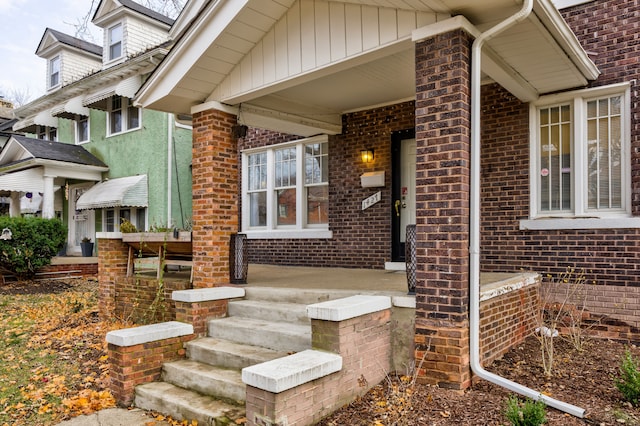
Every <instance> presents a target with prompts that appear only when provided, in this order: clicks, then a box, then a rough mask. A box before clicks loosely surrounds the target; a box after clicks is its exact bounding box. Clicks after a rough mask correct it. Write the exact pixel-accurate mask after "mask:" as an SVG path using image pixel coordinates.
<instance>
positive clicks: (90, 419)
mask: <svg viewBox="0 0 640 426" xmlns="http://www.w3.org/2000/svg"><path fill="white" fill-rule="evenodd" d="M58 426H169V423H167V422H165V421H158V420H155V419H154V418H153V417H152V416H151V415H149V414H147V412H146V411H144V410H138V409H132V410H128V409H126V408H109V409H107V410H102V411H98V412H96V413H93V414H90V415H87V416H79V417H74V418H73V419H71V420H66V421H64V422H62V423H59V424H58Z"/></svg>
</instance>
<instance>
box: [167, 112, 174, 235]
mask: <svg viewBox="0 0 640 426" xmlns="http://www.w3.org/2000/svg"><path fill="white" fill-rule="evenodd" d="M173 122H174V121H173V114H170V113H167V227H171V220H172V217H171V208H172V204H171V180H172V178H173V174H172V170H173Z"/></svg>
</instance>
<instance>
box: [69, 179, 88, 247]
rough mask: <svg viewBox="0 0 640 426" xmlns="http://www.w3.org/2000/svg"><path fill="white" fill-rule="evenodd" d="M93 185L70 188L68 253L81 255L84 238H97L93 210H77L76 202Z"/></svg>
mask: <svg viewBox="0 0 640 426" xmlns="http://www.w3.org/2000/svg"><path fill="white" fill-rule="evenodd" d="M91 186H93V183H86V184H80V185H71V186H69V235H68V237H67V253H68V254H71V255H80V254H81V253H82V251H81V249H80V243H81V242H82V239H83V238H84V237H88V238H91V241H93V240H94V237H95V229H94V228H95V215H94V212H93V210H76V201H78V198H80V196H81V195H82V194H83V193H84V192H85V191H86V190H87V189H89V188H90V187H91Z"/></svg>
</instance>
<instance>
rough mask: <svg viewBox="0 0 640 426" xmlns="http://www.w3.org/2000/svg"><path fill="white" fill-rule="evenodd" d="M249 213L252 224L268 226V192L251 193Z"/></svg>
mask: <svg viewBox="0 0 640 426" xmlns="http://www.w3.org/2000/svg"><path fill="white" fill-rule="evenodd" d="M249 215H250V221H249V222H250V225H251V226H267V192H266V191H261V192H253V193H251V194H249Z"/></svg>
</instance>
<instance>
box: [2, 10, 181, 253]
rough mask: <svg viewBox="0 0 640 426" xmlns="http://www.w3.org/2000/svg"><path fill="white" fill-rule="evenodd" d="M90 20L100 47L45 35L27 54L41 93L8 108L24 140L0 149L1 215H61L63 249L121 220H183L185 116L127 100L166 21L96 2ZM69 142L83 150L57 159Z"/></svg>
mask: <svg viewBox="0 0 640 426" xmlns="http://www.w3.org/2000/svg"><path fill="white" fill-rule="evenodd" d="M92 22H93V24H95V25H96V26H98V27H100V28H102V29H103V33H104V37H103V45H102V46H98V45H95V44H92V43H88V42H86V41H84V40H80V39H78V38H75V37H72V36H70V35H67V34H64V33H61V32H59V31H56V30H54V29H50V28H47V29H46V30H45V31H44V35H43V36H42V39H41V41H40V44H39V45H38V47H37V50H36V54H37V55H38V56H40V57H41V58H43V59H45V60H46V61H47V67H46V82H47V86H46V87H47V92H46V93H45V94H44V95H43V96H41V97H40V98H38V99H36V100H34V101H32V102H30V103H29V104H27V105H24V106H23V107H21V108H18V109H16V110H15V115H16V118H17V119H18V121H17V122H16V123H15V124H14V126H13V130H14V131H16V132H20V133H24V134H26V135H27V137H26V138H22V137H11V138H9V140H8V141H7V143H6V146H5V147H4V149H3V150H2V152H0V193H1V195H2V196H4V197H8V198H9V199H10V200H11V203H10V204H11V205H10V209H9V211H10V214H11V215H20V214H35V215H39V216H42V217H59V218H61V219H62V220H63V221H65V223H66V224H67V225H68V227H69V236H68V244H67V254H69V255H77V254H80V242H81V241H82V239H83V238H91V239H93V238H94V237H95V233H96V232H118V231H119V227H120V223H121V222H122V220H123V219H127V220H129V221H130V222H132V223H133V224H134V225H135V226H136V227H137V228H138V229H139V230H149V229H150V228H154V227H169V228H173V227H176V228H188V227H189V224H190V221H191V132H192V131H191V126H190V122H188V121H187V122H183V121H182V120H180V119H179V118H178V117H176V116H174V115H173V114H170V113H166V112H159V111H154V110H150V109H143V108H138V107H137V106H136V105H134V104H133V100H132V99H133V98H134V96H135V94H136V93H137V91H138V89H139V88H140V87H141V86H142V84H143V82H144V81H145V80H146V78H147V77H148V75H149V74H150V73H151V72H152V71H153V70H154V69H155V67H156V66H157V64H158V63H159V62H160V61H162V59H163V58H164V57H165V56H166V55H167V53H168V52H169V49H170V48H171V45H172V41H171V38H172V34H171V26H172V24H173V20H172V19H170V18H168V17H166V16H163V15H161V14H158V13H157V12H154V11H152V10H150V9H147V8H145V7H143V6H141V5H139V4H137V3H134V2H132V1H129V0H119V1H118V0H103V1H101V2H100V4H99V5H98V8H97V9H96V12H95V15H94V17H93V20H92ZM68 144H72V145H74V146H76V147H77V149H78V150H80V151H82V152H83V153H84V154H85V155H76V156H75V157H74V156H70V155H65V153H68V150H67V149H65V146H64V145H68ZM58 151H59V153H58ZM74 153H75V154H79V153H78V152H75V151H74Z"/></svg>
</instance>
